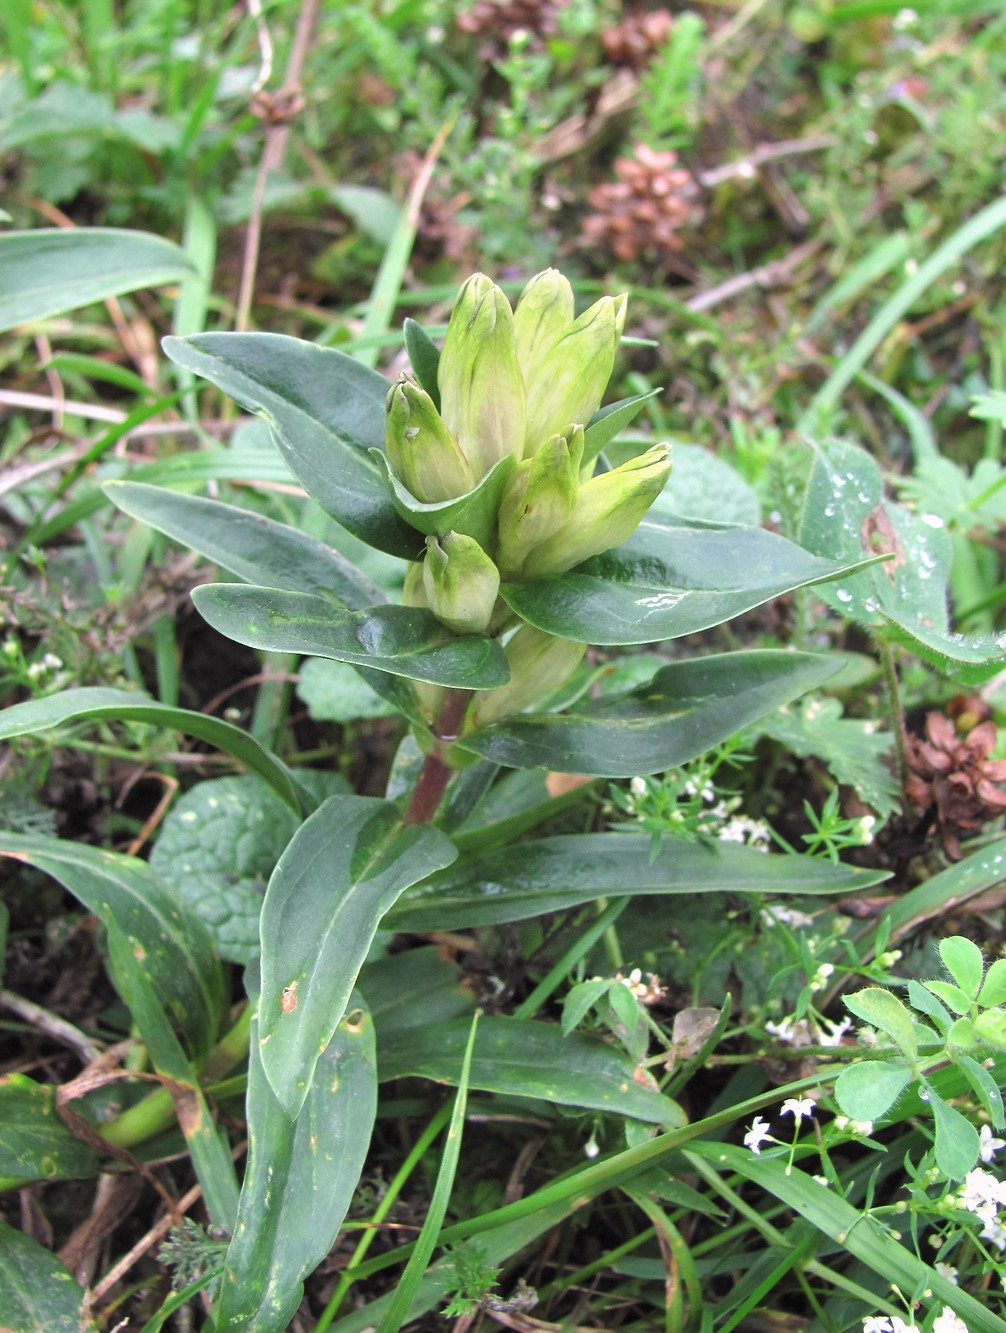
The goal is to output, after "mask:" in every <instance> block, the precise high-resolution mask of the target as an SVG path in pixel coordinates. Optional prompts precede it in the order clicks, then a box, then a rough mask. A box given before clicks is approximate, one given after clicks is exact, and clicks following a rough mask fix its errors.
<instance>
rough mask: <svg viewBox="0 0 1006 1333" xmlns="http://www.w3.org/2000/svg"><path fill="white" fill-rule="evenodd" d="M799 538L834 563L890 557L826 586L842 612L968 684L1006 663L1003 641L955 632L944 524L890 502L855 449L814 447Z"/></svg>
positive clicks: (875, 471)
mask: <svg viewBox="0 0 1006 1333" xmlns="http://www.w3.org/2000/svg"><path fill="white" fill-rule="evenodd" d="M800 541H801V543H802V545H804V546H805V547H807V549H808V550H810V551H814V552H816V553H817V554H818V555H820V556H824V557H827V558H830V559H832V560H845V561H853V560H857V559H860V558H862V557H863V556H864V555H877V554H881V553H887V554H888V555H890V556H893V559H890V560H888V561H887V562H885V563H884V564H882V565H877V566H874V567H873V568H870V569H864V570H861V571H859V572H856V573H853V574H850V575H848V576H843V577H842V578H841V579H840V580H839V581H838V582H837V583H834V584H832V585H829V586H827V587H824V588H822V591H821V596H822V598H823V599H824V600H825V601H826V602H828V603H829V605H830V606H832V607H833V609H834V610H836V611H837V612H838V613H839V614H840V615H843V616H846V617H849V618H852V619H854V620H856V621H858V622H859V623H860V624H862V625H866V626H868V627H870V628H873V629H877V630H879V631H881V632H882V633H883V634H884V635H886V636H887V637H889V638H894V639H896V640H897V641H898V642H899V643H902V644H904V645H905V646H906V647H908V648H910V649H911V650H912V651H913V652H915V653H917V654H919V655H920V656H921V657H923V658H924V659H925V660H926V661H927V662H930V663H932V664H933V665H934V666H937V667H938V668H939V669H940V670H942V671H944V672H946V673H947V674H948V675H952V676H953V677H954V678H955V679H958V680H960V681H962V682H963V683H965V684H972V685H973V684H979V683H981V682H982V681H984V680H987V679H989V677H991V676H993V675H995V673H996V672H997V671H999V670H1000V669H1001V667H1002V663H1003V661H1006V653H1004V648H1003V644H1002V643H1000V642H999V639H997V638H994V637H992V636H990V635H985V636H981V635H970V636H967V637H965V636H964V635H961V634H955V633H952V632H951V630H950V625H949V620H948V614H947V591H946V590H947V580H948V579H949V576H950V566H951V561H952V557H953V551H952V545H951V541H950V537H949V535H948V533H947V531H946V529H945V527H944V525H943V521H942V520H941V519H939V518H937V517H936V516H935V515H931V514H921V515H920V514H913V513H911V512H910V511H909V510H908V509H906V508H905V507H904V506H903V505H900V504H896V503H894V502H893V501H889V500H885V499H884V484H883V477H882V476H881V473H880V468H879V467H878V466H877V464H876V463H875V462H874V460H873V459H872V458H871V457H870V456H869V454H867V453H865V452H864V450H862V449H860V448H858V447H857V446H856V445H853V444H848V443H846V442H844V441H841V440H829V441H827V442H826V443H824V444H820V445H817V446H815V460H814V466H813V468H812V470H811V475H810V480H809V482H808V486H807V493H806V497H805V499H804V512H803V521H802V524H801V527H800Z"/></svg>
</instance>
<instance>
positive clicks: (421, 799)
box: [402, 690, 472, 824]
mask: <svg viewBox="0 0 1006 1333" xmlns="http://www.w3.org/2000/svg"><path fill="white" fill-rule="evenodd" d="M471 697H472V692H471V690H448V691H447V698H446V699H445V700H444V706H443V708H441V710H440V716H439V718H438V719H437V726H436V736H437V743H436V745H435V746H434V748H433V749H432V750H431V751H430V753H429V754H428V755H427V756H426V758H425V759H424V760H423V766H422V768H421V769H420V771H419V778H418V780H417V781H416V786H415V790H414V791H413V793H412V797H411V799H410V801H409V806H408V809H407V810H406V811H405V814H404V815H403V816H402V823H403V824H432V822H433V816H434V815H435V814H436V813H437V810H438V808H439V806H440V802H441V800H442V799H443V795H444V792H445V791H446V790H447V784H448V783H449V782H450V780H451V776H452V773H453V769H452V768H451V767H450V765H449V764H447V763H445V762H444V757H443V756H444V750H445V746H449V745H450V744H451V743H452V742H453V741H456V740H457V738H458V734H459V732H460V729H461V722H462V719H463V718H464V714H465V709H466V708H467V707H468V701H469V699H471Z"/></svg>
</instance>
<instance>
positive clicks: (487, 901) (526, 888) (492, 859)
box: [387, 833, 886, 931]
mask: <svg viewBox="0 0 1006 1333" xmlns="http://www.w3.org/2000/svg"><path fill="white" fill-rule="evenodd" d="M650 853H651V843H650V838H649V837H648V836H647V835H646V834H642V833H586V834H577V835H569V836H563V837H553V838H539V839H537V840H536V841H534V842H527V843H519V844H517V845H516V846H514V847H510V848H509V849H508V851H507V854H506V860H505V863H504V862H503V861H502V860H501V858H500V854H499V852H498V851H493V852H487V853H485V854H483V855H470V856H463V857H461V858H460V859H459V860H458V861H457V862H456V863H455V864H454V865H452V866H450V867H449V868H447V869H445V870H441V871H439V872H438V873H437V874H435V875H431V876H430V877H429V879H426V880H424V881H423V882H422V884H417V885H416V886H415V887H414V888H411V889H409V890H408V892H407V893H405V894H403V896H402V897H401V898H399V900H398V902H397V903H396V904H395V906H394V907H393V908H392V909H391V911H390V912H389V913H388V921H387V924H388V925H389V926H392V927H394V929H395V930H403V931H413V930H415V931H423V930H460V929H463V928H467V927H469V926H486V925H494V924H497V923H499V922H503V921H521V920H523V919H525V918H527V917H531V916H537V915H540V914H541V913H543V912H562V911H566V910H567V909H569V908H572V907H579V906H580V904H581V903H587V902H595V901H596V900H597V899H598V898H602V897H605V898H617V897H625V896H626V895H632V896H634V897H635V896H637V895H655V896H663V895H665V894H666V895H671V894H687V895H689V896H694V895H695V894H698V893H798V894H801V895H803V894H812V893H815V894H816V893H831V894H842V895H848V894H851V893H856V892H860V891H862V890H864V889H868V888H870V887H871V886H872V885H874V884H876V883H878V882H879V881H880V880H883V879H885V878H886V875H885V874H884V873H883V872H882V871H871V870H854V869H853V868H852V867H851V866H845V865H832V864H831V862H830V861H826V860H823V859H821V858H818V857H806V856H802V857H789V856H766V855H765V853H764V852H759V851H758V850H757V849H756V848H754V847H743V846H740V845H738V844H736V843H728V842H724V843H720V844H718V845H717V846H715V847H705V846H702V845H701V844H700V843H687V842H678V841H676V840H675V839H673V838H665V839H664V840H663V842H662V843H661V846H660V850H659V852H658V853H657V855H656V856H655V857H653V856H651V854H650Z"/></svg>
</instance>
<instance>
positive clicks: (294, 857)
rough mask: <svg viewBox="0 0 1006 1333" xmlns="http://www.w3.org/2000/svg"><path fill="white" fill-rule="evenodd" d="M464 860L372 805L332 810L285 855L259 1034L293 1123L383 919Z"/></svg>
mask: <svg viewBox="0 0 1006 1333" xmlns="http://www.w3.org/2000/svg"><path fill="white" fill-rule="evenodd" d="M456 855H457V853H456V850H455V848H454V845H453V844H452V843H451V842H449V841H448V839H447V838H445V837H444V835H443V834H442V833H438V832H437V830H436V829H432V828H423V827H419V826H416V825H409V826H403V825H402V824H401V822H400V814H399V811H398V809H397V808H396V807H395V806H393V805H391V804H390V803H388V802H386V801H378V800H374V799H371V798H369V797H363V796H333V797H331V798H330V799H329V800H327V801H325V803H324V804H323V805H321V806H319V808H318V810H317V811H316V812H315V814H314V815H312V816H311V818H310V819H308V820H307V822H306V823H304V824H303V825H301V827H300V829H299V830H298V832H297V834H296V836H295V837H294V839H293V841H292V842H291V843H290V845H289V847H287V849H286V851H285V852H284V853H283V855H282V857H281V858H280V861H279V864H278V865H277V867H276V870H275V872H274V874H273V877H272V879H271V880H270V882H269V888H268V889H267V891H266V897H265V903H264V905H263V908H262V922H261V934H262V999H261V1004H260V1007H259V1030H260V1034H261V1052H262V1060H263V1064H264V1067H265V1072H266V1076H267V1078H268V1079H269V1082H270V1084H271V1086H272V1088H273V1091H274V1092H275V1094H276V1096H277V1097H278V1098H279V1100H280V1103H281V1104H282V1105H283V1106H284V1107H285V1108H286V1111H287V1113H288V1114H289V1115H290V1116H296V1115H297V1113H298V1111H299V1110H300V1107H301V1105H302V1103H303V1100H304V1097H305V1096H306V1095H307V1090H308V1088H309V1087H310V1086H311V1080H312V1077H313V1073H314V1065H315V1062H316V1061H317V1059H318V1053H319V1052H320V1051H322V1050H324V1049H325V1046H326V1044H327V1043H328V1041H329V1039H330V1038H331V1035H332V1033H333V1032H334V1031H335V1026H336V1024H337V1023H338V1022H339V1020H340V1018H341V1017H342V1013H343V1010H344V1009H345V1006H346V1003H347V1001H348V999H349V995H350V992H351V991H352V989H353V986H354V985H355V984H356V978H357V974H358V972H359V970H360V967H361V966H362V964H363V961H364V959H365V958H366V956H367V953H368V951H369V949H370V945H371V942H372V941H373V938H374V935H375V933H376V931H377V927H378V925H379V924H380V921H381V918H382V916H383V915H384V914H385V912H387V910H388V908H389V907H390V906H391V905H392V903H394V901H395V899H396V898H397V897H398V895H399V894H400V893H401V892H402V890H403V889H406V888H408V887H409V885H410V884H415V883H416V882H417V880H420V879H422V878H424V877H425V876H427V875H430V874H432V873H433V872H434V871H436V870H440V869H441V868H442V867H444V866H447V865H450V863H451V861H453V860H454V858H455V856H456Z"/></svg>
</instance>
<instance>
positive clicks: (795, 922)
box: [758, 903, 814, 930]
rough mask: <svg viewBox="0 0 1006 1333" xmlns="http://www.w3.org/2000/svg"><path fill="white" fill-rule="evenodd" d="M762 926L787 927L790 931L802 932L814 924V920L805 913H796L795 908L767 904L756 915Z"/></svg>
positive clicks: (779, 904) (778, 904) (780, 904)
mask: <svg viewBox="0 0 1006 1333" xmlns="http://www.w3.org/2000/svg"><path fill="white" fill-rule="evenodd" d="M758 918H759V920H760V921H761V923H762V925H763V926H768V927H769V929H771V928H772V926H788V927H789V928H790V930H803V929H805V928H806V927H807V926H812V925H813V924H814V918H813V917H812V916H808V915H807V913H806V912H798V911H797V910H796V908H795V907H784V906H783V905H782V903H769V905H768V906H767V907H763V908H762V909H761V911H760V912H759V914H758Z"/></svg>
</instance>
